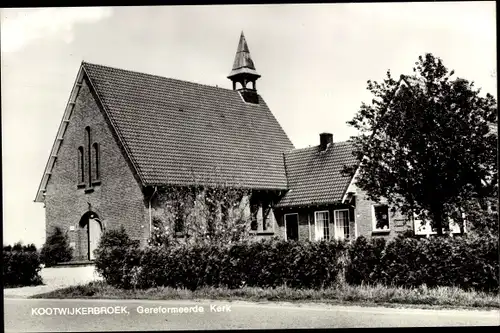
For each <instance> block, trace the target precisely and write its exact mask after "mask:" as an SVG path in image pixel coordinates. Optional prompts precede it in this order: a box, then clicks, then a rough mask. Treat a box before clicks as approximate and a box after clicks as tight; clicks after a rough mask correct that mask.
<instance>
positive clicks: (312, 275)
mask: <svg viewBox="0 0 500 333" xmlns="http://www.w3.org/2000/svg"><path fill="white" fill-rule="evenodd" d="M343 249H344V244H343V243H341V242H335V241H329V242H318V243H312V242H303V243H299V242H286V241H272V240H268V241H260V242H248V243H240V244H234V245H230V246H213V245H196V246H180V247H175V248H164V247H156V248H155V247H150V248H147V249H146V250H145V251H144V252H143V254H142V256H141V260H140V265H139V266H140V269H141V271H140V274H139V276H138V278H137V280H138V281H139V285H138V287H140V288H149V287H156V286H169V287H174V288H176V287H181V288H188V289H191V290H195V289H197V288H200V287H203V286H213V287H228V288H231V289H233V288H238V287H241V286H244V285H245V286H250V287H278V286H282V285H286V286H289V287H293V288H321V287H327V286H330V285H332V284H333V283H335V282H336V281H337V278H338V274H339V272H340V271H341V269H342V263H341V261H340V255H342V253H343Z"/></svg>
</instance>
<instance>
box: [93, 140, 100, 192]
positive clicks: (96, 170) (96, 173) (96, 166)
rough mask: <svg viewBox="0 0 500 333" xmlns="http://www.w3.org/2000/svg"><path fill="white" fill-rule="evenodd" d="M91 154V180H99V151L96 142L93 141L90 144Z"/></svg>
mask: <svg viewBox="0 0 500 333" xmlns="http://www.w3.org/2000/svg"><path fill="white" fill-rule="evenodd" d="M92 154H93V155H94V165H93V167H94V169H93V170H94V174H93V181H94V182H96V181H99V180H100V177H101V175H100V173H101V170H100V169H101V168H100V165H99V164H100V162H101V152H100V151H99V144H98V143H97V142H94V144H92Z"/></svg>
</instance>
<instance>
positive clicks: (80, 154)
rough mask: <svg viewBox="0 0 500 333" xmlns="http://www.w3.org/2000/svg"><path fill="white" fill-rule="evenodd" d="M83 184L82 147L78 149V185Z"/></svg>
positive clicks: (83, 159)
mask: <svg viewBox="0 0 500 333" xmlns="http://www.w3.org/2000/svg"><path fill="white" fill-rule="evenodd" d="M82 184H85V158H84V153H83V147H82V146H80V147H78V185H82Z"/></svg>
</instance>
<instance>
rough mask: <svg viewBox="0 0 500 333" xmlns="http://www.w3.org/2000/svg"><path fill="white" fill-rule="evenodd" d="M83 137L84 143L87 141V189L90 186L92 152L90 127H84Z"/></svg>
mask: <svg viewBox="0 0 500 333" xmlns="http://www.w3.org/2000/svg"><path fill="white" fill-rule="evenodd" d="M85 136H86V138H85V139H86V141H87V151H88V156H87V161H88V182H89V183H88V187H91V186H92V152H91V149H90V142H91V141H90V140H91V137H90V127H89V126H87V127H85Z"/></svg>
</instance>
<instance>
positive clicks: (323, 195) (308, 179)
mask: <svg viewBox="0 0 500 333" xmlns="http://www.w3.org/2000/svg"><path fill="white" fill-rule="evenodd" d="M352 151H353V146H352V144H351V143H350V142H348V141H347V142H336V143H333V144H331V145H330V146H329V147H328V148H327V149H326V150H325V151H320V147H319V146H314V147H309V148H303V149H294V150H291V151H289V152H287V153H285V164H286V171H287V176H288V185H289V189H290V190H289V191H288V192H287V193H286V195H285V196H284V197H283V199H282V200H281V201H280V202H279V203H278V205H277V206H278V207H289V206H306V205H318V204H329V203H334V202H336V201H340V200H341V199H342V196H343V195H344V192H345V190H346V188H347V186H348V185H349V182H350V181H351V177H345V176H343V175H342V174H341V173H340V171H341V170H342V168H343V166H344V165H348V166H351V165H354V164H356V158H355V156H354V155H353V154H352Z"/></svg>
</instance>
